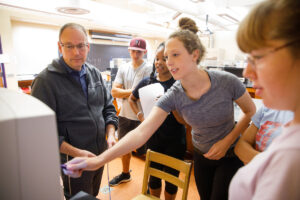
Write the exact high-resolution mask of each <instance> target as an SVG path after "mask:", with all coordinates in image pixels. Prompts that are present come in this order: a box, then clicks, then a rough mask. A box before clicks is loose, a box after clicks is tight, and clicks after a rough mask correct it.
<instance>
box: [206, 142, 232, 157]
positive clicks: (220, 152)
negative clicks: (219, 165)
mask: <svg viewBox="0 0 300 200" xmlns="http://www.w3.org/2000/svg"><path fill="white" fill-rule="evenodd" d="M229 147H230V144H228V142H226V141H224V139H222V140H219V141H218V142H216V143H215V144H213V145H212V147H211V148H210V149H209V151H208V152H207V153H206V154H204V155H203V156H204V157H205V158H207V159H210V160H219V159H221V158H223V157H224V156H225V154H226V152H227V150H228V149H229Z"/></svg>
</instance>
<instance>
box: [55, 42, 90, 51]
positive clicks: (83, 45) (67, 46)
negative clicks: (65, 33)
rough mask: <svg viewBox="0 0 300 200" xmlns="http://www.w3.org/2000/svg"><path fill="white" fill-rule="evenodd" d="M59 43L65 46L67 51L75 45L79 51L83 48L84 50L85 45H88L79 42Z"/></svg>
mask: <svg viewBox="0 0 300 200" xmlns="http://www.w3.org/2000/svg"><path fill="white" fill-rule="evenodd" d="M60 45H61V46H62V47H65V48H66V49H67V50H68V51H71V50H73V49H74V48H75V47H76V48H77V49H78V50H79V51H83V50H85V49H86V47H87V46H88V43H80V44H77V45H74V44H64V43H60Z"/></svg>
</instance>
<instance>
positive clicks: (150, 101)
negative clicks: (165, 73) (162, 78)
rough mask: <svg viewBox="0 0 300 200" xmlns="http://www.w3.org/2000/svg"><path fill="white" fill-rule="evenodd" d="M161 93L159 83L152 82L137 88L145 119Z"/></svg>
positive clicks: (162, 90) (162, 89)
mask: <svg viewBox="0 0 300 200" xmlns="http://www.w3.org/2000/svg"><path fill="white" fill-rule="evenodd" d="M163 94H164V88H163V86H161V84H160V83H154V84H151V85H147V86H145V87H142V88H140V89H139V96H140V101H141V105H142V109H143V112H144V118H145V119H146V118H147V117H148V115H149V113H150V111H151V109H152V108H153V106H154V105H155V103H156V101H157V99H158V97H160V96H161V95H163Z"/></svg>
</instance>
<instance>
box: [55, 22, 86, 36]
mask: <svg viewBox="0 0 300 200" xmlns="http://www.w3.org/2000/svg"><path fill="white" fill-rule="evenodd" d="M66 28H74V29H77V30H80V31H82V32H83V33H84V35H85V36H86V38H87V33H86V30H85V28H84V27H83V26H82V25H80V24H76V23H67V24H65V25H63V26H62V27H61V28H60V30H59V40H60V38H61V35H62V33H63V31H64V30H65V29H66Z"/></svg>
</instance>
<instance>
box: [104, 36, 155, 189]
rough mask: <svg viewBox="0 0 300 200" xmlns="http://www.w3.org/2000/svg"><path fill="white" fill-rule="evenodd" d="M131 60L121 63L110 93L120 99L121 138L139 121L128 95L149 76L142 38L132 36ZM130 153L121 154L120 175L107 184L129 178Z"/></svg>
mask: <svg viewBox="0 0 300 200" xmlns="http://www.w3.org/2000/svg"><path fill="white" fill-rule="evenodd" d="M128 50H129V53H130V57H131V62H129V63H126V64H125V65H122V66H121V67H120V68H119V70H118V72H117V75H116V78H115V80H114V83H113V87H112V90H111V94H112V96H113V97H114V98H120V99H122V107H121V111H120V114H119V127H118V137H119V139H121V138H122V137H123V136H125V135H126V134H127V133H128V132H129V131H131V130H133V129H135V128H136V127H137V126H138V125H139V124H140V121H139V120H138V118H137V116H136V115H135V113H134V112H133V111H132V109H131V107H130V104H129V102H128V97H129V96H130V94H131V93H132V91H133V89H134V88H135V86H136V85H137V84H138V83H139V82H140V81H141V80H142V79H143V78H145V77H147V76H150V73H151V71H152V67H151V65H149V64H147V63H146V62H145V61H144V60H143V57H144V55H145V54H146V53H147V50H146V41H145V40H144V39H142V38H133V39H132V40H131V41H130V44H129V47H128ZM130 159H131V153H130V154H126V155H124V156H122V165H123V171H122V173H121V174H120V175H118V176H116V177H114V178H113V179H112V180H111V181H110V182H109V184H110V185H111V186H117V185H119V184H120V183H123V182H128V181H130V180H131V176H130V172H129V165H130Z"/></svg>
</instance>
